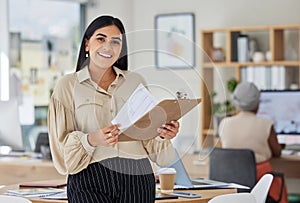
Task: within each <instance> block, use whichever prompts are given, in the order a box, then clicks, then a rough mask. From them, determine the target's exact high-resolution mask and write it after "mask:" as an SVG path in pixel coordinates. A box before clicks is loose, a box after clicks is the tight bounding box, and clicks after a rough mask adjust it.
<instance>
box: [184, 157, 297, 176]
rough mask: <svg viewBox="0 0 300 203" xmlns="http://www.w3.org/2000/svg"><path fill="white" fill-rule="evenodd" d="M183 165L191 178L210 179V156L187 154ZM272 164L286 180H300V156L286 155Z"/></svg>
mask: <svg viewBox="0 0 300 203" xmlns="http://www.w3.org/2000/svg"><path fill="white" fill-rule="evenodd" d="M183 163H184V165H185V167H186V169H187V171H188V173H189V175H190V176H191V178H199V177H202V178H208V176H209V156H208V155H205V154H201V155H199V154H186V155H184V156H183ZM271 164H272V167H273V169H274V171H277V172H282V173H284V175H285V178H295V179H300V173H299V169H300V156H297V155H284V156H281V157H279V158H272V159H271Z"/></svg>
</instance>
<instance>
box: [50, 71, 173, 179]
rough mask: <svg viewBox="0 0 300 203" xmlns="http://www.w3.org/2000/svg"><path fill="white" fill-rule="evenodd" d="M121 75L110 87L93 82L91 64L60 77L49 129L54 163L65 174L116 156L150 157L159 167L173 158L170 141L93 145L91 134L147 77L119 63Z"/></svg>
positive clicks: (51, 108)
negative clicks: (89, 140)
mask: <svg viewBox="0 0 300 203" xmlns="http://www.w3.org/2000/svg"><path fill="white" fill-rule="evenodd" d="M114 70H115V72H116V74H117V76H116V79H115V80H114V81H113V82H112V84H111V85H110V86H109V88H108V90H107V91H105V90H104V89H102V88H101V87H99V86H98V85H97V84H96V83H95V82H93V81H92V80H91V76H90V73H89V70H88V68H87V67H85V68H83V69H82V70H80V71H78V72H76V73H72V74H68V75H65V76H64V77H63V78H62V79H60V80H59V81H58V83H57V84H56V87H55V89H54V92H53V94H52V96H51V100H50V104H49V110H48V130H49V138H50V147H51V153H52V158H53V162H54V166H55V168H56V169H57V171H58V172H59V173H61V174H63V175H65V174H75V173H78V172H80V171H81V170H83V169H85V168H86V167H87V166H88V165H89V164H90V163H93V162H96V161H101V160H104V159H107V158H112V157H124V158H132V159H140V158H145V157H149V158H150V159H151V160H152V161H154V162H156V163H157V164H158V165H160V166H164V165H167V164H170V163H171V162H172V161H173V159H174V148H173V146H172V143H171V141H170V140H165V139H161V138H160V137H156V138H154V139H151V140H147V141H128V142H118V143H117V144H116V145H114V146H113V147H112V146H110V147H106V146H101V145H100V146H97V147H93V146H91V145H90V144H89V143H88V140H87V136H88V133H90V132H93V131H95V130H97V129H101V128H103V127H106V126H108V125H111V120H112V119H113V118H114V116H115V115H116V113H117V112H118V111H119V110H120V108H121V107H122V106H123V104H124V103H125V102H126V101H127V99H128V98H129V96H130V95H131V93H132V92H133V91H134V90H135V88H136V87H137V86H138V85H139V84H140V83H142V84H144V85H145V81H144V79H143V78H142V77H141V76H140V75H139V74H137V73H133V72H129V71H122V70H120V69H118V68H115V67H114Z"/></svg>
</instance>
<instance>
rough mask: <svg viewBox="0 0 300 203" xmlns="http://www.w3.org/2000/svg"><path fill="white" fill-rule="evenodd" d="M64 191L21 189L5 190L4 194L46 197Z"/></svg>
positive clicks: (56, 189) (63, 190)
mask: <svg viewBox="0 0 300 203" xmlns="http://www.w3.org/2000/svg"><path fill="white" fill-rule="evenodd" d="M65 191H66V190H65V189H58V188H21V189H16V190H7V191H6V193H5V194H7V195H14V196H19V197H46V196H49V195H54V194H60V193H65Z"/></svg>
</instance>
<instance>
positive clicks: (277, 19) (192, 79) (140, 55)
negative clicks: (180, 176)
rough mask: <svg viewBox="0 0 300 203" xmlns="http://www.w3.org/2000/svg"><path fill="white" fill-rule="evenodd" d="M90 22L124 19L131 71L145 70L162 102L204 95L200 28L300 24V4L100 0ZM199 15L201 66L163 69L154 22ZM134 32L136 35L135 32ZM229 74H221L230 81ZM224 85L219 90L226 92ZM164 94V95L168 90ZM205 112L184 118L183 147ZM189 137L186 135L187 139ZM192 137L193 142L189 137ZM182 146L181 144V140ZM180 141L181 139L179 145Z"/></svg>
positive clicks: (289, 0)
mask: <svg viewBox="0 0 300 203" xmlns="http://www.w3.org/2000/svg"><path fill="white" fill-rule="evenodd" d="M95 2H96V3H95V5H94V7H93V8H92V7H90V8H89V11H88V13H89V15H88V19H92V18H93V17H95V16H96V15H100V14H102V13H108V14H113V15H116V16H118V17H120V18H121V19H122V20H123V22H124V24H125V26H126V27H127V31H130V34H129V35H130V36H131V37H132V38H131V41H130V42H129V44H130V46H129V49H130V50H129V53H130V69H131V70H134V71H138V72H142V73H143V75H144V77H145V78H146V80H147V82H148V83H149V84H150V85H151V87H152V90H153V92H154V94H155V96H157V97H158V98H164V97H169V96H172V93H174V92H176V91H178V90H184V91H187V92H189V94H190V96H191V97H196V96H200V78H201V74H200V71H201V68H200V64H201V57H200V53H201V44H200V30H201V29H209V28H219V27H227V26H230V27H233V26H256V25H279V24H300V13H299V9H300V1H299V0H285V1H282V0H264V1H260V0H252V1H247V0H226V1H222V0H215V1H207V0H185V1H182V0H163V1H161V0H151V1H146V0H95ZM180 12H193V13H194V14H195V21H196V25H195V36H196V47H197V48H196V66H195V68H194V69H190V70H160V69H157V68H156V67H155V57H154V48H155V47H154V44H155V39H154V31H153V29H154V19H155V16H156V15H157V14H164V13H180ZM133 31H134V32H133ZM228 74H232V72H230V71H229V73H227V72H226V73H225V72H222V71H221V70H220V75H221V76H222V78H224V81H226V80H227V79H228V78H229V77H230V76H229V75H228ZM222 84H223V83H222V81H220V82H219V88H222ZM162 90H163V91H162ZM199 111H200V110H199V109H196V110H195V111H194V112H192V113H191V114H189V115H187V116H186V117H185V118H184V119H183V120H182V124H181V125H182V126H181V137H182V138H184V139H181V140H180V142H181V141H184V140H185V141H186V140H188V142H187V143H182V142H181V146H184V147H189V146H190V145H191V144H192V143H193V142H194V141H195V138H196V137H198V136H199V134H200V123H201V120H200V119H201V118H200V117H199V115H200V114H199ZM184 136H185V137H184ZM186 138H188V139H186ZM175 142H176V141H175ZM177 142H178V141H177Z"/></svg>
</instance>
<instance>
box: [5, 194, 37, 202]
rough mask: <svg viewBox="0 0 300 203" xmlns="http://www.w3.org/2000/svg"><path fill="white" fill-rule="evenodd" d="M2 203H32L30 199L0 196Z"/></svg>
mask: <svg viewBox="0 0 300 203" xmlns="http://www.w3.org/2000/svg"><path fill="white" fill-rule="evenodd" d="M0 202H3V203H4V202H7V203H32V201H30V200H29V199H26V198H23V197H16V196H9V195H0Z"/></svg>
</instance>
